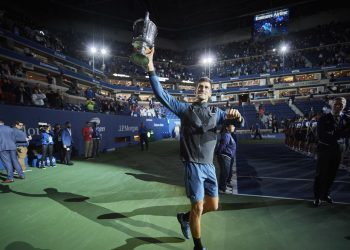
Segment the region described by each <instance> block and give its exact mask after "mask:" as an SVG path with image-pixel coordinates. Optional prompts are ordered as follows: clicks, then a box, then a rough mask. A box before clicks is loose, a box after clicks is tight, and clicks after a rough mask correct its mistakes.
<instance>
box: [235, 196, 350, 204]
mask: <svg viewBox="0 0 350 250" xmlns="http://www.w3.org/2000/svg"><path fill="white" fill-rule="evenodd" d="M234 195H239V196H253V197H263V198H271V199H282V200H297V201H310V202H312V201H313V200H310V199H301V198H290V197H282V196H269V195H257V194H234ZM323 203H326V202H325V201H324V202H323ZM333 204H343V205H349V204H350V203H349V202H337V201H333ZM329 205H331V204H329Z"/></svg>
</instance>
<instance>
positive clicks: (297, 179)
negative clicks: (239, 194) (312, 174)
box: [237, 175, 350, 184]
mask: <svg viewBox="0 0 350 250" xmlns="http://www.w3.org/2000/svg"><path fill="white" fill-rule="evenodd" d="M237 177H241V178H254V179H274V180H288V181H314V179H300V178H279V177H267V176H261V177H260V176H251V175H247V176H245V175H239V176H237ZM334 182H336V183H345V184H350V181H334Z"/></svg>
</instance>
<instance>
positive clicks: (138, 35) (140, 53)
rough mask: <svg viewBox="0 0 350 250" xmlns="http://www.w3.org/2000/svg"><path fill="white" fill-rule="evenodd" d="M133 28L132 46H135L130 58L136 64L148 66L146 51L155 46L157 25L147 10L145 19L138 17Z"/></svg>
mask: <svg viewBox="0 0 350 250" xmlns="http://www.w3.org/2000/svg"><path fill="white" fill-rule="evenodd" d="M133 30H134V34H133V38H132V46H133V47H134V48H133V53H132V54H131V57H130V60H131V61H132V62H133V63H135V64H136V65H139V66H142V67H144V68H146V67H147V65H148V61H149V60H148V58H147V56H146V53H148V52H149V49H152V48H153V46H154V40H155V39H156V36H157V26H156V25H155V24H154V22H152V21H151V20H150V19H149V13H148V12H146V16H145V19H138V20H136V21H135V22H134V26H133Z"/></svg>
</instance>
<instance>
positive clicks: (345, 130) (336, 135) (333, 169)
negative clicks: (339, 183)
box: [313, 97, 350, 207]
mask: <svg viewBox="0 0 350 250" xmlns="http://www.w3.org/2000/svg"><path fill="white" fill-rule="evenodd" d="M331 106H332V111H331V113H327V114H324V115H323V116H322V117H321V118H320V120H319V122H318V126H317V134H318V138H319V140H318V145H317V165H316V176H315V181H314V196H315V200H314V202H313V205H314V206H315V207H318V206H320V205H321V201H326V202H328V203H333V200H332V197H331V196H330V190H331V187H332V184H333V182H334V179H335V177H336V174H337V170H338V168H339V164H340V160H341V155H342V152H343V150H344V148H345V138H349V136H350V117H349V116H348V115H347V114H344V113H343V112H342V111H343V110H344V108H345V106H346V100H345V98H344V97H337V98H335V99H334V101H333V103H332V105H331Z"/></svg>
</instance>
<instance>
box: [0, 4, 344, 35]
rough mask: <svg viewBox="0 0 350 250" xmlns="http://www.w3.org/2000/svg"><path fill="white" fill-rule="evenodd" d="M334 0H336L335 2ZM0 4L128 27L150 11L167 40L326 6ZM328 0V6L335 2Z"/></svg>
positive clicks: (41, 14) (35, 13) (46, 15)
mask: <svg viewBox="0 0 350 250" xmlns="http://www.w3.org/2000/svg"><path fill="white" fill-rule="evenodd" d="M336 1H338V0H336ZM1 2H2V3H1V4H0V5H3V6H5V8H8V7H10V8H11V9H13V10H16V11H22V12H25V14H26V15H28V16H29V17H33V18H36V19H39V20H42V21H45V20H48V19H53V18H55V17H60V18H67V19H76V20H78V19H79V20H80V21H84V20H90V21H91V20H93V21H94V22H96V24H103V25H109V26H111V27H115V28H120V29H124V30H129V31H131V30H132V23H133V22H134V21H135V20H136V19H138V18H142V17H144V15H145V12H146V11H149V12H150V18H151V20H152V21H154V22H155V23H156V24H157V26H158V28H159V33H160V34H159V35H160V36H162V37H165V38H171V39H184V38H186V37H189V36H191V37H194V36H197V37H200V36H202V35H203V36H205V35H207V34H211V35H214V34H215V33H216V32H221V33H222V32H225V31H228V30H232V29H235V28H242V27H251V26H252V20H253V15H255V14H258V13H261V12H264V11H267V10H276V9H280V8H289V9H290V10H291V16H297V15H298V16H300V15H303V14H305V13H306V12H310V11H313V12H316V11H319V10H322V9H329V8H331V6H330V3H324V2H325V1H316V0H302V1H301V0H294V1H293V0H269V1H267V0H124V1H122V0H120V1H115V0H114V1H113V0H75V1H71V0H36V1H17V0H5V1H1ZM336 5H338V4H334V1H333V2H332V6H336Z"/></svg>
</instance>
